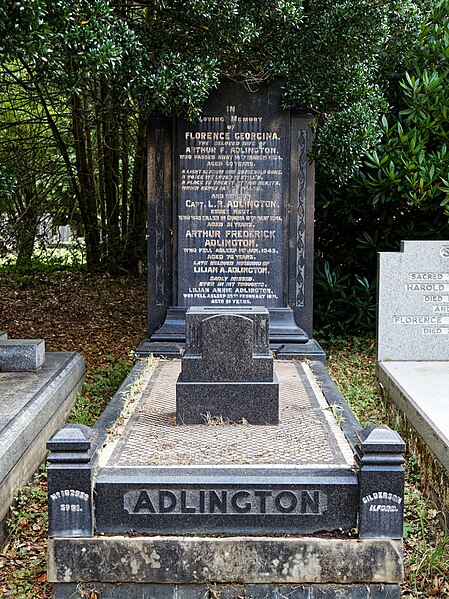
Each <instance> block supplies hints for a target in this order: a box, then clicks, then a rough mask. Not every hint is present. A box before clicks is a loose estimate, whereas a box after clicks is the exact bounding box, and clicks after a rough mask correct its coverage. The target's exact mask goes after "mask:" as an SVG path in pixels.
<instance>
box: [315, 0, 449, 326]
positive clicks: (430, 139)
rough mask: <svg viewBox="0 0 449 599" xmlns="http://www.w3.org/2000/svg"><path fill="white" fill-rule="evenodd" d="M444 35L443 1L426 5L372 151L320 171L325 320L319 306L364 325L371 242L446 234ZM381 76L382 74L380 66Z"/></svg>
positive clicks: (448, 107)
mask: <svg viewBox="0 0 449 599" xmlns="http://www.w3.org/2000/svg"><path fill="white" fill-rule="evenodd" d="M448 42H449V2H448V1H447V0H444V1H442V2H437V3H436V4H432V6H431V10H430V13H429V19H428V20H426V21H425V22H424V23H423V25H422V29H421V33H420V37H419V43H418V44H417V45H416V46H415V47H414V48H411V49H410V48H409V50H408V55H406V56H405V57H404V63H405V64H406V65H407V69H408V70H407V72H405V74H404V76H403V78H402V79H399V80H397V79H396V78H395V77H392V78H391V80H390V81H391V90H390V97H391V98H395V101H396V105H395V106H394V107H392V109H391V110H390V111H389V114H388V116H384V117H383V119H382V129H383V136H382V139H381V140H380V141H379V143H378V144H377V145H376V148H375V150H373V151H372V152H371V153H370V154H368V155H367V157H366V158H365V163H364V165H363V167H362V168H360V169H359V170H358V171H357V173H356V175H355V177H353V178H352V179H351V180H350V181H349V182H348V183H347V184H346V185H345V186H344V187H341V188H337V187H335V186H333V187H329V186H328V179H326V178H325V177H323V176H322V177H321V178H320V181H319V193H318V197H317V218H316V237H317V250H318V257H317V279H316V296H315V300H316V307H317V317H318V322H319V323H323V322H328V323H329V324H331V320H326V318H327V315H329V316H332V318H333V319H335V323H336V324H337V328H339V329H341V330H349V331H351V332H357V331H359V332H364V333H368V332H370V333H371V334H372V333H373V332H374V327H375V318H374V316H375V312H374V310H373V309H372V307H373V305H374V303H375V300H376V274H377V259H376V254H377V251H398V250H399V246H400V241H401V240H406V239H444V238H446V239H447V238H448V236H449V226H448V218H447V217H448V215H449V183H448V177H449V146H448V135H449V119H448V117H449V92H448V90H449V74H448V71H447V58H448V56H449V51H448V45H449V44H448ZM443 67H445V68H443ZM384 75H385V81H387V80H388V76H389V74H388V72H386V73H384ZM361 281H365V282H366V283H365V284H362V283H361ZM360 310H362V313H359V311H360Z"/></svg>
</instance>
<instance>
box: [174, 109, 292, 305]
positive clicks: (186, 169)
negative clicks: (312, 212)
mask: <svg viewBox="0 0 449 599" xmlns="http://www.w3.org/2000/svg"><path fill="white" fill-rule="evenodd" d="M220 110H221V111H220ZM240 110H243V109H242V108H240V107H239V106H236V105H234V104H226V105H225V106H223V107H220V106H219V105H217V106H215V107H213V109H212V111H211V112H212V113H213V114H208V115H205V116H203V117H202V118H200V119H199V122H197V123H193V124H192V123H183V125H182V127H181V131H180V132H179V138H178V139H179V144H180V145H179V152H180V153H179V157H178V165H179V170H178V197H179V207H178V248H179V250H178V251H179V254H178V255H179V269H180V272H182V273H183V276H181V277H179V282H178V302H179V305H180V306H191V305H198V304H201V305H216V306H219V305H234V306H235V305H237V306H238V305H265V306H268V307H276V306H280V305H282V301H283V298H282V288H283V276H284V272H283V247H282V238H283V229H282V226H283V225H282V221H283V214H284V204H285V202H284V193H285V189H284V177H283V163H284V161H286V149H287V144H288V139H287V137H288V136H287V135H286V134H285V131H284V128H285V123H284V121H285V119H282V118H272V117H271V118H270V117H268V116H266V117H264V116H262V115H261V114H257V113H256V112H253V113H252V114H251V115H248V113H246V114H241V113H240ZM253 110H254V108H253Z"/></svg>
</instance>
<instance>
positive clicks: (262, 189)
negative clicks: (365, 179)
mask: <svg viewBox="0 0 449 599" xmlns="http://www.w3.org/2000/svg"><path fill="white" fill-rule="evenodd" d="M281 97H282V84H281V82H280V81H276V82H272V83H270V84H268V83H261V84H260V86H259V89H258V90H257V92H256V93H253V92H251V91H249V90H248V89H247V88H246V87H245V86H244V85H242V84H238V83H236V82H233V81H230V80H226V81H223V82H222V83H221V84H220V86H219V88H218V90H217V91H216V92H212V93H211V94H210V97H209V99H208V101H207V102H206V104H205V107H204V113H203V116H202V117H201V118H200V119H199V121H198V122H194V123H192V122H186V121H182V120H180V119H175V120H172V119H167V118H165V117H159V116H154V117H152V118H151V119H150V121H149V139H148V144H149V145H148V169H149V175H148V180H149V187H148V202H149V215H148V223H149V229H148V339H147V340H146V341H145V342H143V343H142V344H141V345H140V346H139V348H138V350H137V352H138V354H139V355H142V356H144V355H149V354H150V353H152V354H153V355H164V356H169V357H170V356H171V357H180V356H181V350H182V348H183V347H184V343H185V313H186V310H187V309H188V308H189V307H192V306H205V307H212V308H214V307H215V308H223V307H228V308H232V309H237V310H238V309H240V308H245V307H250V306H260V307H266V308H268V310H269V312H270V331H269V335H270V343H271V347H272V349H274V350H276V352H277V354H278V355H279V357H286V358H291V357H300V356H304V355H306V356H309V357H314V358H316V357H318V358H319V359H321V360H323V361H324V353H323V352H322V350H321V348H320V347H319V345H318V344H317V343H316V342H315V341H314V340H313V339H312V310H313V297H312V287H313V218H314V217H313V214H314V167H313V163H311V162H310V161H309V159H308V157H307V155H308V152H309V151H310V149H311V146H312V142H313V132H312V129H311V128H310V124H311V121H312V117H311V116H310V115H307V114H296V113H294V112H289V111H284V110H282V109H281Z"/></svg>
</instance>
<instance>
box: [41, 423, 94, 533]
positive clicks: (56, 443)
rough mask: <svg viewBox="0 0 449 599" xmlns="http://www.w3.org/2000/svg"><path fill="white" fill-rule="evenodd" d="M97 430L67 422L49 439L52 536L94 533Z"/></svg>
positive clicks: (49, 493)
mask: <svg viewBox="0 0 449 599" xmlns="http://www.w3.org/2000/svg"><path fill="white" fill-rule="evenodd" d="M93 434H94V432H93V430H92V429H91V428H89V427H87V426H85V425H83V424H67V425H66V426H64V427H63V428H62V429H60V430H59V431H58V432H57V433H55V434H54V435H53V437H52V438H51V439H50V440H49V441H48V443H47V449H49V450H50V451H51V453H50V455H49V457H48V462H49V465H48V518H49V536H50V537H92V536H93V533H94V524H93V514H94V510H93V480H92V449H93Z"/></svg>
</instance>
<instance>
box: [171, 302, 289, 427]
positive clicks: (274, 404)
mask: <svg viewBox="0 0 449 599" xmlns="http://www.w3.org/2000/svg"><path fill="white" fill-rule="evenodd" d="M186 318H187V349H186V352H185V354H184V356H183V358H182V371H181V374H180V376H179V379H178V382H177V385H176V422H177V423H178V424H201V423H205V422H206V423H207V421H208V420H209V419H211V418H212V419H213V420H214V421H216V420H217V419H219V420H220V421H223V422H229V421H230V422H242V421H246V422H248V423H251V424H276V423H277V422H278V421H279V384H278V382H277V378H276V375H275V374H274V371H273V357H272V355H271V352H270V349H269V344H268V330H269V314H268V310H267V309H266V308H249V309H246V310H244V311H243V312H239V313H234V312H230V311H229V310H223V311H217V310H214V309H208V308H204V307H202V308H190V309H189V310H188V312H187V315H186Z"/></svg>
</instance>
